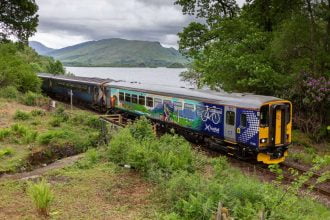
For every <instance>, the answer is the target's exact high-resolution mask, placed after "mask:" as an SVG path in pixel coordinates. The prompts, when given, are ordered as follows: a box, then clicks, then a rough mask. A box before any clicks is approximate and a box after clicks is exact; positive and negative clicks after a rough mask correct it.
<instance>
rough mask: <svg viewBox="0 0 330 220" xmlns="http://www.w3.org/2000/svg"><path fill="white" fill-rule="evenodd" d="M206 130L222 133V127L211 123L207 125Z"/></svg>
mask: <svg viewBox="0 0 330 220" xmlns="http://www.w3.org/2000/svg"><path fill="white" fill-rule="evenodd" d="M205 131H210V132H214V133H218V134H220V128H216V127H212V126H211V125H207V124H206V125H205Z"/></svg>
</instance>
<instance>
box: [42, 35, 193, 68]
mask: <svg viewBox="0 0 330 220" xmlns="http://www.w3.org/2000/svg"><path fill="white" fill-rule="evenodd" d="M47 55H48V56H52V57H54V58H55V59H58V60H60V61H61V62H62V63H63V64H64V65H67V66H111V67H166V66H173V65H174V64H175V66H182V67H183V66H185V65H186V64H187V63H188V60H187V59H186V58H185V57H183V56H182V55H181V54H180V53H179V51H178V50H176V49H174V48H165V47H163V46H162V45H161V44H160V43H159V42H151V41H138V40H124V39H119V38H112V39H104V40H98V41H88V42H84V43H81V44H77V45H73V46H69V47H65V48H62V49H58V50H53V51H50V52H48V53H47Z"/></svg>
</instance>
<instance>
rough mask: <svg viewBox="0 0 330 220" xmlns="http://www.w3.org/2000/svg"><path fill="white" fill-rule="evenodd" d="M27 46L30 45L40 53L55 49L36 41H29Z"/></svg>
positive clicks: (44, 53) (43, 53)
mask: <svg viewBox="0 0 330 220" xmlns="http://www.w3.org/2000/svg"><path fill="white" fill-rule="evenodd" d="M29 46H30V47H32V48H33V49H34V50H35V51H36V52H37V53H38V54H40V55H46V54H47V53H50V52H51V51H53V50H55V49H53V48H49V47H46V46H45V45H43V44H42V43H40V42H38V41H29Z"/></svg>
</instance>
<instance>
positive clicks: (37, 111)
mask: <svg viewBox="0 0 330 220" xmlns="http://www.w3.org/2000/svg"><path fill="white" fill-rule="evenodd" d="M31 115H32V116H33V117H37V116H45V115H46V112H45V111H43V110H40V109H34V110H32V111H31Z"/></svg>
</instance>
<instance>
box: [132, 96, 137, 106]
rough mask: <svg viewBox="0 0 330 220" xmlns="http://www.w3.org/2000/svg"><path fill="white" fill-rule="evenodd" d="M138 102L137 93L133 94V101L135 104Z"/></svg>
mask: <svg viewBox="0 0 330 220" xmlns="http://www.w3.org/2000/svg"><path fill="white" fill-rule="evenodd" d="M137 102H138V97H137V95H134V94H133V95H132V103H134V104H137Z"/></svg>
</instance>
